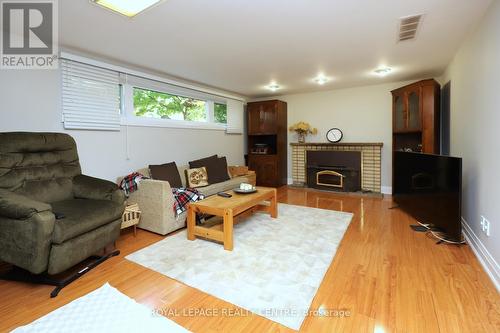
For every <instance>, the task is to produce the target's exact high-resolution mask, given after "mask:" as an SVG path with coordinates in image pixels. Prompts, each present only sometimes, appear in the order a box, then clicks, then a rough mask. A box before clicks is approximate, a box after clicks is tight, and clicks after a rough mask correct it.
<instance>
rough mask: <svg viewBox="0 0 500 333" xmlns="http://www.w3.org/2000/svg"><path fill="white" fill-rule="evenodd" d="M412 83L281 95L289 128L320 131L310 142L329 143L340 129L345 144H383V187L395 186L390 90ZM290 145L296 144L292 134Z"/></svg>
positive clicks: (309, 139)
mask: <svg viewBox="0 0 500 333" xmlns="http://www.w3.org/2000/svg"><path fill="white" fill-rule="evenodd" d="M408 83H410V82H395V83H388V84H380V85H373V86H364V87H356V88H349V89H338V90H331V91H323V92H316V93H304V94H294V95H284V96H278V97H276V98H277V99H280V100H282V101H285V102H287V105H288V125H289V126H290V125H292V124H294V123H296V122H298V121H306V122H308V123H310V124H311V125H312V126H313V127H316V128H318V134H317V135H316V136H308V137H307V141H309V142H327V140H326V132H327V131H328V130H329V129H330V128H332V127H337V128H340V129H341V130H342V132H343V133H344V138H343V139H342V141H343V142H382V143H383V144H384V147H383V148H382V187H383V189H385V191H390V187H391V186H392V157H391V151H392V95H391V90H393V89H396V88H399V87H401V86H404V85H406V84H408ZM288 141H289V142H296V141H297V137H296V135H295V134H294V133H289V135H288ZM291 174H292V173H291V149H290V148H289V149H288V175H289V177H291Z"/></svg>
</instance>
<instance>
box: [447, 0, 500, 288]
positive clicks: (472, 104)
mask: <svg viewBox="0 0 500 333" xmlns="http://www.w3.org/2000/svg"><path fill="white" fill-rule="evenodd" d="M499 78H500V1H495V2H493V4H492V6H491V7H490V8H489V10H488V12H487V14H486V16H485V18H484V19H483V21H482V22H481V24H480V25H479V26H478V27H477V30H475V31H474V32H473V33H471V34H470V36H469V37H468V38H467V40H466V41H465V42H464V43H463V45H462V46H461V48H460V49H459V51H458V53H457V54H456V55H455V57H454V59H453V61H452V62H451V64H450V66H449V67H448V69H447V71H446V73H445V75H444V77H443V78H442V79H441V81H442V82H448V81H450V80H451V120H450V122H451V143H450V145H451V153H452V155H455V156H459V157H462V158H463V208H462V215H463V217H464V219H465V221H466V224H467V225H468V226H470V228H471V230H472V234H470V235H469V236H470V237H472V238H475V237H477V238H476V239H475V241H476V242H477V247H478V248H479V249H480V250H481V249H482V250H481V251H483V252H484V253H483V254H484V256H485V257H484V258H483V259H485V258H486V259H485V260H488V257H489V260H490V262H489V263H487V265H486V266H489V269H490V271H493V275H495V276H494V278H495V279H497V283H500V280H499V278H500V275H499V274H500V269H499V266H498V260H500V204H499V203H500V195H499V192H500V177H499V171H500V154H499V148H498V143H499V139H500V134H499V133H500V85H499ZM481 215H484V216H485V217H486V218H487V219H488V220H489V221H490V224H491V226H490V233H491V235H490V236H489V237H488V236H486V235H485V234H484V233H483V232H482V231H481V226H480V217H481ZM466 227H467V226H466ZM465 229H466V231H467V228H465ZM473 240H474V239H473ZM482 246H484V248H482ZM488 252H489V253H488ZM491 259H493V261H491ZM495 270H496V273H495V272H494V271H495ZM490 273H491V272H490Z"/></svg>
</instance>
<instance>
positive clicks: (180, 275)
mask: <svg viewBox="0 0 500 333" xmlns="http://www.w3.org/2000/svg"><path fill="white" fill-rule="evenodd" d="M278 209H279V213H278V218H277V219H272V218H271V217H270V216H269V215H268V214H261V213H257V214H254V215H253V216H251V217H249V218H247V219H246V220H244V221H242V222H241V223H239V224H237V225H236V226H235V228H234V250H233V251H225V250H224V248H223V247H222V245H220V244H216V243H212V242H209V241H205V240H202V239H197V240H195V241H189V240H187V239H186V231H185V230H184V231H182V232H180V233H178V234H176V235H173V236H171V237H167V238H165V239H164V240H162V241H159V242H158V243H155V244H153V245H151V246H149V247H147V248H144V249H142V250H140V251H137V252H135V253H132V254H131V255H129V256H127V259H129V260H132V261H134V262H136V263H138V264H140V265H142V266H145V267H148V268H150V269H152V270H155V271H157V272H159V273H162V274H164V275H166V276H169V277H171V278H173V279H176V280H179V281H181V282H183V283H185V284H187V285H189V286H191V287H194V288H197V289H199V290H202V291H204V292H206V293H208V294H211V295H213V296H215V297H218V298H220V299H223V300H225V301H227V302H230V303H233V304H235V305H238V306H239V307H241V308H244V309H246V310H250V311H251V312H253V313H256V314H259V315H261V316H264V317H266V318H268V319H270V320H273V321H275V322H278V323H280V324H283V325H285V326H287V327H290V328H292V329H296V330H298V329H299V328H300V326H301V324H302V322H303V320H304V318H305V315H306V312H307V311H308V310H309V307H310V304H311V301H312V299H313V298H314V295H315V294H316V291H317V290H318V287H319V285H320V283H321V281H322V280H323V276H324V275H325V273H326V271H327V269H328V267H329V266H330V263H331V262H332V259H333V257H334V255H335V252H336V250H337V247H338V245H339V243H340V241H341V240H342V237H343V236H344V233H345V231H346V229H347V227H348V225H349V223H350V221H351V219H352V214H350V213H341V212H335V211H331V210H324V209H317V208H308V207H301V206H293V205H285V204H279V207H278Z"/></svg>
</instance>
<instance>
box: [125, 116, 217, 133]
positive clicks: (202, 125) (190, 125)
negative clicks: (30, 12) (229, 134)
mask: <svg viewBox="0 0 500 333" xmlns="http://www.w3.org/2000/svg"><path fill="white" fill-rule="evenodd" d="M120 124H121V125H122V126H144V127H166V128H187V129H200V130H212V131H225V130H226V127H227V126H226V124H217V123H208V122H201V121H200V122H198V121H183V120H172V119H154V118H138V117H134V118H121V121H120Z"/></svg>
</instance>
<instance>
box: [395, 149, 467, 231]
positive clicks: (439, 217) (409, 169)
mask: <svg viewBox="0 0 500 333" xmlns="http://www.w3.org/2000/svg"><path fill="white" fill-rule="evenodd" d="M461 192H462V159H461V158H456V157H449V156H440V155H429V154H422V153H413V152H402V151H397V152H394V170H393V196H394V201H395V202H396V204H397V205H398V206H399V207H400V208H401V209H403V210H404V211H406V212H407V213H408V214H410V215H411V216H413V217H414V218H415V219H416V220H417V221H419V222H420V223H423V224H430V225H431V226H433V227H434V228H436V229H438V230H440V231H442V232H443V233H444V234H445V235H446V238H447V239H449V240H452V241H461V240H462V223H461V215H462V214H461Z"/></svg>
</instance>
